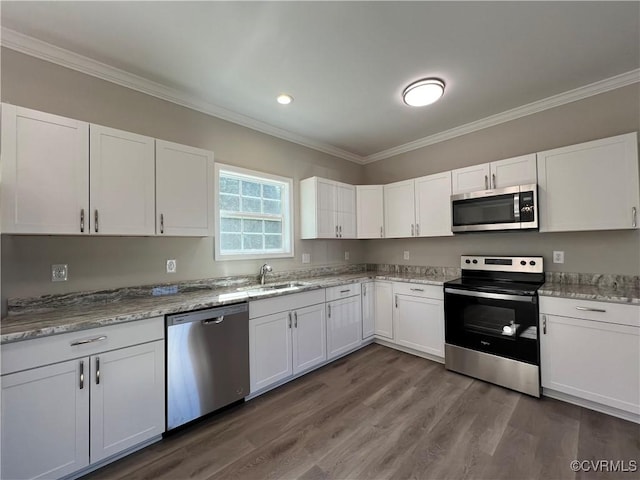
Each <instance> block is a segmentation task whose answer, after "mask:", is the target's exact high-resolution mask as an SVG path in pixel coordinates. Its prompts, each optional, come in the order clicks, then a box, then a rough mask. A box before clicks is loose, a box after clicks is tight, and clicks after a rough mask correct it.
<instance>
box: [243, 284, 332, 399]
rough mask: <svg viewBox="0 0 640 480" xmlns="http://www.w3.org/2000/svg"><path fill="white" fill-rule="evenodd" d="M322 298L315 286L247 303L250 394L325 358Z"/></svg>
mask: <svg viewBox="0 0 640 480" xmlns="http://www.w3.org/2000/svg"><path fill="white" fill-rule="evenodd" d="M324 300H325V292H324V290H316V291H311V292H306V293H299V294H293V295H287V296H282V297H275V298H270V299H265V300H258V301H254V302H251V303H250V304H249V312H250V320H249V362H250V379H251V393H252V394H253V393H256V392H258V391H260V390H263V389H265V388H268V387H270V386H272V385H275V384H277V383H279V382H281V381H282V380H286V379H287V378H290V377H292V376H293V375H296V374H298V373H300V372H302V371H304V370H308V369H310V368H312V367H314V366H316V365H319V364H321V363H323V362H325V361H326V360H327V337H326V320H325V305H324ZM319 302H322V303H319ZM310 304H312V305H310ZM274 311H275V313H272V312H274Z"/></svg>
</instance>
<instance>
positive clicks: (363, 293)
mask: <svg viewBox="0 0 640 480" xmlns="http://www.w3.org/2000/svg"><path fill="white" fill-rule="evenodd" d="M362 296H363V297H366V296H367V284H366V283H365V284H363V285H362Z"/></svg>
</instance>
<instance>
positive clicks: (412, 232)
mask: <svg viewBox="0 0 640 480" xmlns="http://www.w3.org/2000/svg"><path fill="white" fill-rule="evenodd" d="M411 236H412V237H413V236H414V234H413V223H412V224H411Z"/></svg>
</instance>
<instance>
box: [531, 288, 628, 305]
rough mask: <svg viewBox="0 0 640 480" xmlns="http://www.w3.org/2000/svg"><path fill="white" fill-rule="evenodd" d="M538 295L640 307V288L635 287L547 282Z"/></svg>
mask: <svg viewBox="0 0 640 480" xmlns="http://www.w3.org/2000/svg"><path fill="white" fill-rule="evenodd" d="M538 295H540V296H543V297H562V298H577V299H580V300H594V301H598V302H612V303H627V304H632V305H640V288H638V287H636V286H633V285H631V286H613V285H583V284H565V283H553V282H546V283H545V284H544V285H543V286H542V287H540V289H539V290H538Z"/></svg>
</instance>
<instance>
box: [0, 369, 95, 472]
mask: <svg viewBox="0 0 640 480" xmlns="http://www.w3.org/2000/svg"><path fill="white" fill-rule="evenodd" d="M82 374H84V380H83V381H81V375H82ZM89 379H90V375H89V358H88V357H87V358H80V359H77V360H71V361H68V362H62V363H56V364H53V365H49V366H46V367H40V368H34V369H32V370H26V371H24V372H18V373H13V374H10V375H5V376H3V377H2V400H1V405H2V424H1V429H2V438H1V442H2V443H1V446H2V462H1V463H0V478H7V479H10V478H11V479H18V478H60V477H63V476H65V475H68V474H70V473H72V472H75V471H76V470H79V469H81V468H84V467H86V466H87V465H89V388H90V386H89V383H90V382H89Z"/></svg>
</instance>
